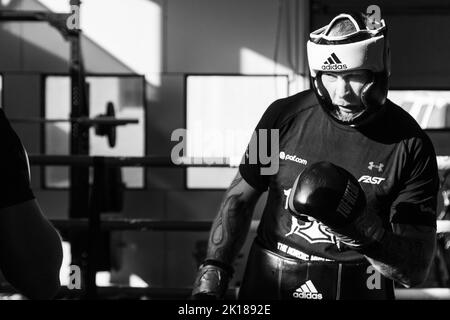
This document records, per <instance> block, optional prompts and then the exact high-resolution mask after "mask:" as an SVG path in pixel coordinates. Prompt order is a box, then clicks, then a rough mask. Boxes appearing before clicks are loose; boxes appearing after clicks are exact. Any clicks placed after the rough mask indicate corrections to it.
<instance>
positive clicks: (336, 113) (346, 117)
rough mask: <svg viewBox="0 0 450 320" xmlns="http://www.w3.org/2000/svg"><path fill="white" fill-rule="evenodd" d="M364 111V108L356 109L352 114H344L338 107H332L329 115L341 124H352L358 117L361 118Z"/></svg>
mask: <svg viewBox="0 0 450 320" xmlns="http://www.w3.org/2000/svg"><path fill="white" fill-rule="evenodd" d="M364 111H366V108H364V107H362V106H361V107H358V108H356V109H355V110H354V111H352V112H345V111H342V110H341V109H340V108H339V107H338V106H336V105H333V109H332V110H331V115H332V116H333V117H335V118H336V119H338V120H339V121H342V122H347V123H349V122H352V121H354V120H356V119H357V118H358V117H359V116H361V115H362V114H363V113H364Z"/></svg>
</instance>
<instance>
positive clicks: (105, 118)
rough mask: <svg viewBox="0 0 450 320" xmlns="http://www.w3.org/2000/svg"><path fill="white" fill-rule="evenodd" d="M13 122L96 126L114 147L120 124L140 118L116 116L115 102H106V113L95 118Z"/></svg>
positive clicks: (20, 121)
mask: <svg viewBox="0 0 450 320" xmlns="http://www.w3.org/2000/svg"><path fill="white" fill-rule="evenodd" d="M9 121H10V122H11V123H25V124H35V123H38V124H49V123H72V124H73V123H77V124H80V125H82V126H87V127H94V130H95V134H96V135H97V136H102V137H103V136H104V137H106V138H107V139H108V145H109V146H110V147H111V148H114V147H115V145H116V128H117V127H118V126H125V125H128V124H138V123H139V119H135V118H120V119H118V118H116V111H115V108H114V104H113V103H112V102H108V103H107V104H106V111H105V113H104V114H99V115H98V116H96V117H94V118H89V117H76V118H75V117H74V118H54V119H45V118H9Z"/></svg>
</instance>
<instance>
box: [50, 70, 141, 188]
mask: <svg viewBox="0 0 450 320" xmlns="http://www.w3.org/2000/svg"><path fill="white" fill-rule="evenodd" d="M86 82H87V83H88V85H89V109H90V110H89V113H90V114H89V116H90V117H91V118H92V117H95V116H97V115H99V114H104V113H105V112H106V104H107V103H108V102H112V103H113V104H114V106H115V112H116V117H117V118H136V119H138V120H139V124H129V125H126V126H119V127H117V142H116V146H115V147H114V148H110V147H109V145H108V143H107V139H106V138H105V137H101V136H96V135H95V130H94V128H93V127H92V128H91V129H90V134H89V139H90V152H89V154H90V155H92V156H133V157H135V156H137V157H142V156H144V155H145V108H144V106H145V96H144V90H145V88H144V83H145V82H144V78H143V77H141V76H110V75H108V76H88V77H87V78H86ZM44 85H45V106H44V116H45V117H46V118H47V119H55V118H68V117H69V115H70V108H71V94H70V89H71V88H70V77H68V76H47V77H46V78H45V81H44ZM44 136H45V138H44V143H45V146H44V148H45V150H43V153H45V154H51V155H54V154H60V155H68V154H70V150H69V144H70V124H69V123H48V124H47V125H46V126H45V128H44ZM44 170H45V179H44V181H45V182H44V185H45V186H46V187H51V188H67V187H68V186H69V181H68V177H69V169H68V168H67V167H46V168H45V169H44ZM122 177H123V182H124V183H125V184H126V186H127V187H129V188H143V187H144V186H145V169H144V168H134V167H133V168H131V167H130V168H122Z"/></svg>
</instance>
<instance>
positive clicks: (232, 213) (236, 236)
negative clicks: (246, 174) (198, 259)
mask: <svg viewBox="0 0 450 320" xmlns="http://www.w3.org/2000/svg"><path fill="white" fill-rule="evenodd" d="M241 180H242V177H240V175H238V176H237V177H236V178H235V179H234V180H233V182H232V183H231V185H230V188H229V189H228V191H227V193H226V196H225V198H224V199H223V201H222V204H221V206H220V209H219V214H218V215H217V217H216V219H215V220H214V223H213V226H212V229H211V234H210V238H209V245H208V253H207V256H208V258H213V259H218V260H221V261H223V262H226V263H232V261H233V259H234V257H235V256H236V255H237V254H238V252H239V250H240V248H241V246H242V245H243V243H244V241H245V238H246V236H247V232H248V229H249V226H250V222H251V217H252V211H253V203H250V202H248V201H244V200H242V196H243V193H242V192H236V191H234V190H233V189H234V188H235V187H236V186H237V185H238V184H239V182H240V181H241Z"/></svg>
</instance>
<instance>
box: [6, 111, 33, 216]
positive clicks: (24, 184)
mask: <svg viewBox="0 0 450 320" xmlns="http://www.w3.org/2000/svg"><path fill="white" fill-rule="evenodd" d="M0 139H1V140H0V147H1V150H2V151H1V152H2V155H1V157H0V177H1V180H0V209H1V208H6V207H10V206H13V205H15V204H19V203H22V202H25V201H28V200H31V199H34V194H33V191H32V190H31V186H30V168H29V163H28V157H27V154H26V152H25V149H24V147H23V145H22V143H21V141H20V139H19V137H18V136H17V134H16V133H15V132H14V130H13V129H12V127H11V125H10V123H9V121H8V120H7V118H6V116H5V113H4V111H3V110H2V109H0Z"/></svg>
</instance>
